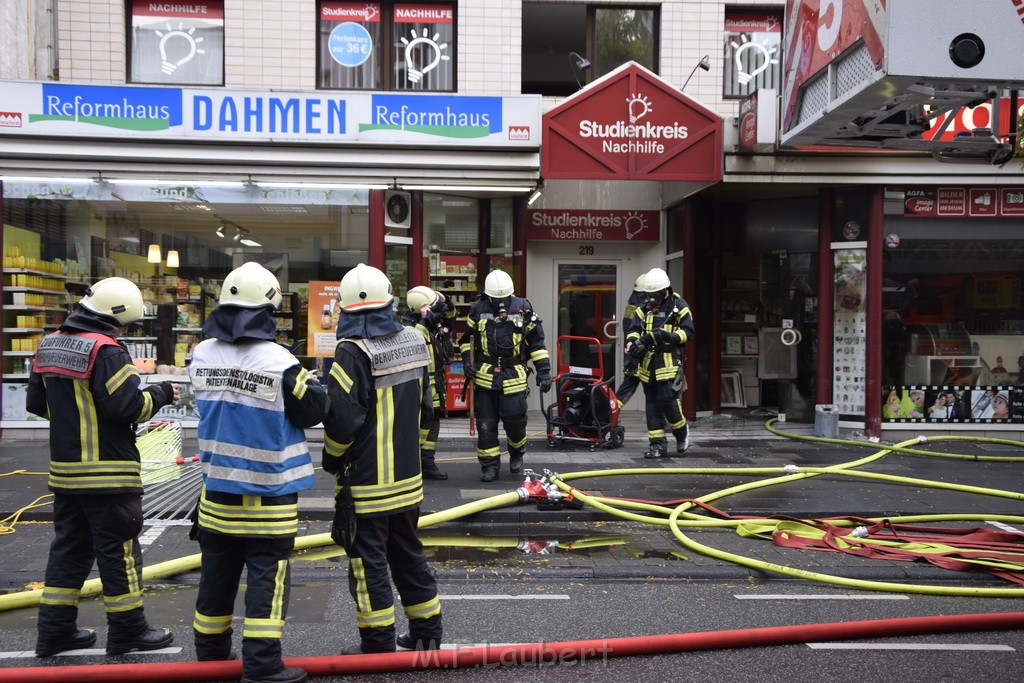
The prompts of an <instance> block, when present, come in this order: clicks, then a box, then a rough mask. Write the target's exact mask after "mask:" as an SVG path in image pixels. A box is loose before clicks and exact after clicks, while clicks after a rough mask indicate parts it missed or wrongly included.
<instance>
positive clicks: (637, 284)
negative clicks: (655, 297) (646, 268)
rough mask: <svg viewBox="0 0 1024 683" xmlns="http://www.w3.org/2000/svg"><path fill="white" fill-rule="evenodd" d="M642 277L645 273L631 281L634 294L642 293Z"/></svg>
mask: <svg viewBox="0 0 1024 683" xmlns="http://www.w3.org/2000/svg"><path fill="white" fill-rule="evenodd" d="M644 275H646V273H640V274H639V275H637V276H636V279H635V280H633V291H634V292H642V291H644Z"/></svg>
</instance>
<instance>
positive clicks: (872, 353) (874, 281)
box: [864, 185, 885, 437]
mask: <svg viewBox="0 0 1024 683" xmlns="http://www.w3.org/2000/svg"><path fill="white" fill-rule="evenodd" d="M884 199H885V192H884V188H883V187H882V186H880V185H877V186H875V187H872V188H870V189H869V191H868V248H867V279H866V282H865V283H864V289H865V300H866V306H865V314H866V315H865V320H864V332H865V336H866V337H867V339H866V340H865V348H864V351H865V358H864V370H865V377H864V387H865V392H866V393H865V395H864V433H865V434H867V435H868V436H875V437H880V436H881V435H882V267H883V266H882V246H883V236H882V231H883V228H884V223H885V215H884Z"/></svg>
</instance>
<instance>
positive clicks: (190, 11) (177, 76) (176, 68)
mask: <svg viewBox="0 0 1024 683" xmlns="http://www.w3.org/2000/svg"><path fill="white" fill-rule="evenodd" d="M128 11H129V12H130V16H129V17H128V22H127V24H128V27H129V29H128V30H129V40H128V45H129V50H128V82H129V83H155V84H161V85H171V84H175V85H224V2H223V0H206V2H202V3H153V2H146V1H145V0H131V2H129V4H128Z"/></svg>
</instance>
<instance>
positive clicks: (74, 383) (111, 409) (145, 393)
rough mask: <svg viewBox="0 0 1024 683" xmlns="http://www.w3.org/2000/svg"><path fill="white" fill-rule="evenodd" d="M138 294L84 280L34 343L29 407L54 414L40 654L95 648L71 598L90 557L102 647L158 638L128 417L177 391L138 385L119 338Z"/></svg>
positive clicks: (137, 305)
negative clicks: (59, 319)
mask: <svg viewBox="0 0 1024 683" xmlns="http://www.w3.org/2000/svg"><path fill="white" fill-rule="evenodd" d="M142 314H143V306H142V293H141V292H140V291H139V288H138V286H136V285H135V283H133V282H131V281H130V280H126V279H124V278H120V277H113V278H107V279H105V280H100V281H99V282H97V283H96V284H94V285H92V287H90V288H89V290H88V291H87V293H86V295H85V297H84V298H83V299H82V300H81V301H80V302H79V303H78V304H77V305H76V306H75V309H74V310H73V311H72V312H71V314H70V315H68V317H67V319H66V320H65V321H64V323H63V324H62V325H61V326H60V327H59V328H58V329H57V331H56V332H54V333H52V334H48V335H46V336H45V337H43V339H42V340H41V341H40V342H39V347H38V349H37V351H36V355H35V359H34V361H33V365H32V372H31V374H30V375H29V380H28V391H27V392H26V398H25V407H26V408H27V409H28V411H29V412H31V413H33V414H35V415H39V416H41V417H46V418H48V419H49V420H50V422H51V425H50V437H49V438H50V473H49V480H48V482H47V483H48V486H49V489H50V491H51V492H52V493H53V521H54V524H53V528H54V539H53V542H52V544H51V545H50V551H49V557H48V560H47V564H46V578H45V582H44V585H43V590H42V597H41V598H40V601H39V615H38V619H37V620H36V627H37V631H38V638H37V640H36V656H38V657H48V656H51V655H55V654H58V653H60V652H63V651H65V650H77V649H81V648H89V647H92V646H93V644H94V643H95V642H96V632H95V631H94V630H92V629H79V628H78V624H77V617H78V599H79V595H80V594H81V589H82V584H83V583H84V581H85V580H86V578H88V575H89V572H90V570H91V568H92V565H93V562H94V561H95V562H96V564H97V566H98V568H99V575H100V579H101V580H102V582H103V605H104V609H105V611H106V621H107V627H108V628H107V646H106V647H107V653H108V654H112V655H120V654H123V653H125V652H128V651H130V650H154V649H157V648H162V647H166V646H167V645H169V644H170V643H171V641H172V640H173V639H174V636H173V635H172V634H171V632H170V631H168V630H166V629H157V628H152V627H150V625H149V623H148V622H147V620H146V616H145V614H144V612H143V606H142V589H141V587H140V577H141V576H142V551H141V549H140V547H139V543H138V536H139V532H140V531H142V477H141V474H140V470H139V460H140V458H139V450H138V448H137V447H136V445H135V431H134V429H133V426H134V425H135V424H137V423H140V422H146V421H148V420H149V419H150V418H152V417H153V414H154V413H156V412H157V411H158V410H160V409H161V408H163V407H164V406H165V405H168V404H170V403H173V402H175V401H177V400H178V396H179V390H178V385H177V384H172V383H170V382H161V383H159V384H151V385H149V386H147V387H146V388H145V389H142V388H141V380H140V378H139V372H138V370H137V369H136V368H135V365H134V363H133V362H132V358H131V356H130V355H129V354H128V350H127V349H126V348H125V347H124V346H123V345H122V344H121V343H120V342H119V341H117V339H118V337H122V336H124V334H125V331H126V329H127V326H128V325H129V324H131V323H133V322H134V321H136V320H138V319H139V318H141V317H142Z"/></svg>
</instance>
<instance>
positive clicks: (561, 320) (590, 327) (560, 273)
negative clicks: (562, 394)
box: [548, 262, 622, 379]
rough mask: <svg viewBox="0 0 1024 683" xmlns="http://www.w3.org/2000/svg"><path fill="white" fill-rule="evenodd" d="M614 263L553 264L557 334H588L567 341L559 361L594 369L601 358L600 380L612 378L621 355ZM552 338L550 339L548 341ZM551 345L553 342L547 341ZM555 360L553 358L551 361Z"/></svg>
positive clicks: (619, 314)
mask: <svg viewBox="0 0 1024 683" xmlns="http://www.w3.org/2000/svg"><path fill="white" fill-rule="evenodd" d="M618 277H619V265H618V262H604V263H601V262H597V263H594V262H588V263H559V262H556V263H555V284H556V289H557V292H558V324H557V325H556V326H555V330H556V332H557V336H558V337H563V336H574V337H592V338H594V339H596V340H597V343H595V342H590V341H579V340H570V341H568V342H566V343H564V344H562V345H561V346H562V348H561V349H560V351H561V354H562V363H563V364H569V365H573V366H577V367H587V368H597V367H598V359H599V355H600V358H601V359H602V360H603V361H604V377H603V379H610V378H614V377H615V375H616V373H617V372H618V359H619V357H620V356H621V339H622V328H621V327H620V326H619V324H620V322H621V320H620V318H621V315H622V311H621V310H620V307H619V301H618ZM552 341H553V340H552ZM548 346H549V347H555V346H556V345H555V344H551V343H549V344H548ZM556 362H557V359H556V358H553V359H552V363H556Z"/></svg>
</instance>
